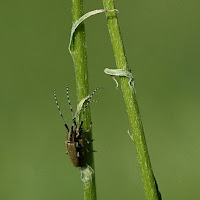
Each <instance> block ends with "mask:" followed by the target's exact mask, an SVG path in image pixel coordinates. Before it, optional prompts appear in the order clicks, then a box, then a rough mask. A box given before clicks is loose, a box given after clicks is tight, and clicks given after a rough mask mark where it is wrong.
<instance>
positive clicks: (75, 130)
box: [54, 85, 100, 167]
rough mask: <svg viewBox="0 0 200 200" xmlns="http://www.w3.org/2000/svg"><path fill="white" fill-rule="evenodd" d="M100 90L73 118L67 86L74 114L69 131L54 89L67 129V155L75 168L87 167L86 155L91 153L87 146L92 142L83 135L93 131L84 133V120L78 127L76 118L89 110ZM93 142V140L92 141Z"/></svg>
mask: <svg viewBox="0 0 200 200" xmlns="http://www.w3.org/2000/svg"><path fill="white" fill-rule="evenodd" d="M98 89H100V88H96V89H95V90H94V91H93V93H92V94H91V95H90V97H89V98H88V99H87V103H86V104H85V106H83V107H82V108H81V109H80V111H79V112H78V113H77V114H76V115H75V116H74V117H73V110H72V106H71V103H70V99H69V92H68V86H67V85H66V90H67V99H68V103H69V106H70V110H71V113H72V121H73V123H72V126H71V128H70V129H69V127H68V126H67V124H66V123H65V120H64V117H63V115H62V113H61V110H60V107H59V105H58V101H57V97H56V92H55V89H54V98H55V101H56V105H57V108H58V111H59V113H60V116H61V117H62V119H63V122H64V125H65V127H66V129H67V131H66V135H67V137H66V141H65V146H66V149H67V151H66V154H68V156H69V158H70V160H71V162H72V164H73V165H74V166H75V167H83V166H85V165H86V163H85V154H86V153H87V152H89V150H88V148H87V146H86V145H87V144H89V143H90V141H88V140H87V139H86V138H84V137H83V134H85V133H88V132H90V130H91V127H90V129H89V130H87V131H85V132H83V129H82V125H83V120H82V121H81V123H80V125H77V123H76V116H77V115H79V114H80V112H81V111H82V109H84V110H83V115H84V113H85V109H86V108H87V106H88V105H89V103H91V102H94V100H93V101H91V98H92V96H93V95H94V93H95V92H96V91H97V90H98ZM91 141H92V140H91Z"/></svg>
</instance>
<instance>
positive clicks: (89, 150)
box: [86, 148, 97, 153]
mask: <svg viewBox="0 0 200 200" xmlns="http://www.w3.org/2000/svg"><path fill="white" fill-rule="evenodd" d="M86 151H87V153H89V152H97V151H95V150H92V149H88V148H86Z"/></svg>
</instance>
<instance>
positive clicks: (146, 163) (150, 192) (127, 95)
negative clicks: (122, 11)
mask: <svg viewBox="0 0 200 200" xmlns="http://www.w3.org/2000/svg"><path fill="white" fill-rule="evenodd" d="M103 4H104V8H105V9H107V10H112V9H115V6H114V1H113V0H103ZM106 18H107V24H108V29H109V33H110V38H111V42H112V46H113V52H114V55H115V61H116V65H117V68H118V69H123V70H126V71H128V70H129V69H128V63H127V60H126V56H125V51H124V47H123V42H122V37H121V34H120V29H119V24H118V20H117V16H116V13H114V12H113V13H106ZM120 81H121V88H122V92H123V96H124V101H125V104H126V108H127V113H128V117H129V122H130V126H131V131H132V134H133V139H134V143H135V147H136V153H137V159H138V162H139V167H140V171H141V175H142V182H143V186H144V190H145V195H146V199H147V200H158V199H159V194H158V191H157V187H156V182H155V179H154V174H153V171H152V168H151V163H150V158H149V154H148V149H147V144H146V140H145V135H144V129H143V126H142V121H141V117H140V113H139V108H138V103H137V100H136V94H135V92H134V91H133V90H131V88H130V86H129V83H128V82H129V79H127V78H126V77H120Z"/></svg>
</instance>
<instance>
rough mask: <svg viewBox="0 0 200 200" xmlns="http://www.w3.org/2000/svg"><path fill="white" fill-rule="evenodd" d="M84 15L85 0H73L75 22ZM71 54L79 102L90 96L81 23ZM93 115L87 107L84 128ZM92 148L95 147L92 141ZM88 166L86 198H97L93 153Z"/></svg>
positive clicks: (84, 176) (87, 160)
mask: <svg viewBox="0 0 200 200" xmlns="http://www.w3.org/2000/svg"><path fill="white" fill-rule="evenodd" d="M82 15H83V0H72V16H73V23H74V22H75V21H77V20H78V19H79V18H80V17H81V16H82ZM71 54H72V57H73V61H74V67H75V74H76V89H77V101H78V103H79V102H80V101H81V100H82V99H83V98H85V97H86V96H88V94H89V92H88V91H89V85H88V70H87V53H86V42H85V26H84V23H81V24H80V25H79V26H78V28H77V29H76V32H75V33H74V35H73V38H72V44H71ZM90 123H91V115H90V110H89V108H88V109H86V112H85V115H84V123H83V129H84V130H88V129H89V128H90ZM85 137H87V139H91V138H92V132H91V131H90V133H89V134H86V136H85ZM89 148H90V149H93V147H92V143H91V144H90V147H89ZM85 161H86V163H87V165H88V166H87V167H85V168H82V169H81V173H82V180H83V188H84V199H85V200H96V188H95V173H94V158H93V153H92V152H91V153H88V155H87V157H86V160H85Z"/></svg>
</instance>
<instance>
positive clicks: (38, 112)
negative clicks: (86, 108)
mask: <svg viewBox="0 0 200 200" xmlns="http://www.w3.org/2000/svg"><path fill="white" fill-rule="evenodd" d="M115 3H116V8H117V9H119V14H118V17H119V22H120V28H121V32H122V36H123V41H124V46H125V50H126V54H127V58H128V62H129V65H130V68H131V69H132V72H133V75H134V77H135V85H136V91H137V98H138V103H139V107H140V111H141V116H142V120H143V124H144V128H145V134H146V139H147V143H148V147H149V153H150V156H151V161H152V166H153V170H154V173H155V176H156V178H157V181H158V184H159V188H160V191H161V193H162V196H163V199H166V200H167V199H168V200H172V199H175V200H177V199H178V200H179V199H180V200H187V199H200V191H199V183H200V172H199V169H200V156H199V155H200V153H199V152H200V134H199V132H200V123H199V118H200V92H199V85H200V78H199V75H200V67H199V66H200V59H199V58H200V54H199V52H200V37H199V35H200V26H199V18H200V12H199V6H200V3H199V1H197V0H190V1H188V0H168V1H167V0H154V1H147V0H144V1H141V0H134V1H132V0H127V1H119V0H116V2H115ZM0 4H1V6H0V10H1V12H0V13H1V15H2V16H1V18H0V22H1V23H0V24H1V31H0V34H1V36H0V40H1V45H0V51H1V52H0V54H1V60H0V63H1V67H0V72H1V73H0V74H1V78H0V91H1V95H0V96H1V98H0V121H1V126H0V133H1V134H0V136H1V138H0V159H1V164H0V199H4V200H27V199H29V200H45V199H48V200H55V199H59V200H66V199H74V200H79V199H83V190H82V183H81V181H80V173H79V170H78V169H76V168H74V167H73V166H72V164H71V163H70V161H69V159H68V157H67V156H66V155H65V147H64V141H65V128H64V126H63V123H62V120H61V118H60V116H59V113H58V110H57V108H56V105H55V102H54V98H53V88H56V91H57V96H58V100H59V102H60V104H61V109H62V111H63V114H64V117H65V119H66V121H67V122H68V124H70V123H71V114H70V110H69V106H68V104H67V99H66V93H65V84H66V83H67V84H68V85H69V89H70V98H71V101H72V105H73V107H74V108H75V107H76V90H75V78H74V76H75V74H74V68H73V63H72V59H71V57H70V54H69V52H68V50H67V47H68V43H69V36H70V29H71V1H69V0H60V1H52V0H42V1H41V0H35V1H30V0H28V1H27V0H26V1H25V0H18V1H14V0H11V1H6V0H2V1H1V3H0ZM84 7H85V12H87V11H91V10H94V9H99V8H102V7H103V6H102V2H101V1H91V0H90V1H85V4H84ZM86 36H87V47H88V69H89V83H90V91H92V90H93V89H94V88H96V87H97V86H102V87H104V90H101V91H98V92H97V93H96V94H95V99H98V100H99V101H101V104H93V105H92V106H91V107H92V121H93V136H94V138H95V142H94V148H95V150H97V151H98V152H97V153H95V169H96V185H97V195H98V199H99V200H107V199H112V200H121V199H125V200H131V199H144V192H143V189H142V183H141V178H140V172H139V168H138V164H137V159H136V154H135V148H134V143H133V142H132V141H131V140H130V138H129V136H128V135H127V130H128V129H129V123H128V119H127V115H126V110H125V106H124V102H123V98H122V94H121V91H120V90H116V89H115V83H114V81H113V80H112V79H111V78H110V77H109V76H107V75H105V74H104V73H103V70H104V68H106V67H109V68H115V61H114V57H113V52H112V47H111V43H110V39H109V34H108V30H107V25H106V19H105V15H104V14H100V15H97V16H94V17H91V18H89V19H87V21H86Z"/></svg>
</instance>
